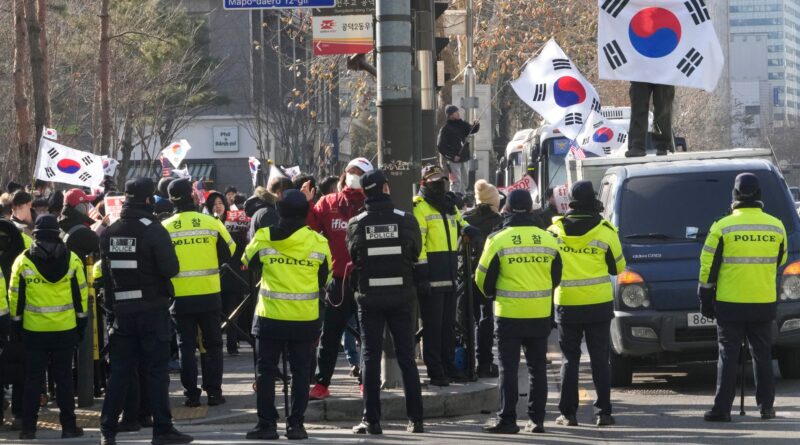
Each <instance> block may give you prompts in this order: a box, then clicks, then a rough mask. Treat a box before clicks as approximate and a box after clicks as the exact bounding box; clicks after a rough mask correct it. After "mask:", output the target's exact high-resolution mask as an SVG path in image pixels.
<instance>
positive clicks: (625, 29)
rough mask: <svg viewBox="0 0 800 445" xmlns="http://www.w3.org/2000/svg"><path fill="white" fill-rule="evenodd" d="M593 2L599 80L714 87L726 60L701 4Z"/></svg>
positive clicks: (699, 0)
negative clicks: (596, 14) (595, 4)
mask: <svg viewBox="0 0 800 445" xmlns="http://www.w3.org/2000/svg"><path fill="white" fill-rule="evenodd" d="M598 4H599V5H600V17H599V19H598V26H597V60H598V63H599V65H600V78H601V79H609V80H631V81H638V82H648V83H658V84H662V85H678V86H684V87H690V88H700V89H703V90H706V91H709V92H711V91H713V90H714V88H715V87H716V86H717V81H719V77H720V75H721V74H722V67H723V65H724V63H725V56H724V55H723V53H722V48H721V47H720V45H719V40H718V39H717V33H716V31H715V30H714V24H713V22H712V21H711V15H710V14H709V13H708V7H706V4H705V1H703V0H689V1H686V0H598ZM721 19H724V20H727V19H726V18H724V17H722V18H721ZM769 20H772V19H769Z"/></svg>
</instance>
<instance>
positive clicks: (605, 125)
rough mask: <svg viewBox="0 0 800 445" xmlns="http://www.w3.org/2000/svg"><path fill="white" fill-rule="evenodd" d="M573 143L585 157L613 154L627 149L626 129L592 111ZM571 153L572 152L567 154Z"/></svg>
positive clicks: (570, 154)
mask: <svg viewBox="0 0 800 445" xmlns="http://www.w3.org/2000/svg"><path fill="white" fill-rule="evenodd" d="M575 145H577V146H578V147H580V148H581V149H582V150H583V153H584V156H585V157H587V158H590V157H603V156H613V155H614V154H617V153H620V152H625V151H627V149H628V130H627V129H625V128H622V126H620V125H617V124H616V123H614V122H613V121H610V120H608V119H606V118H605V117H604V116H603V115H602V113H601V112H598V111H592V113H591V114H590V115H589V119H588V121H587V122H586V125H585V126H584V127H583V131H582V132H581V134H579V135H578V137H577V138H576V139H575ZM572 155H573V154H572V152H570V153H569V154H567V156H572Z"/></svg>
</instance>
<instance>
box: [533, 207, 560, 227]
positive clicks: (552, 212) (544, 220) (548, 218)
mask: <svg viewBox="0 0 800 445" xmlns="http://www.w3.org/2000/svg"><path fill="white" fill-rule="evenodd" d="M536 215H537V216H538V217H539V219H540V224H539V228H540V229H542V230H547V229H548V228H549V227H550V226H552V225H553V218H555V217H556V216H558V209H556V208H555V207H553V206H551V205H550V204H547V205H546V206H544V207H543V208H542V209H541V210H539V211H538V212H537V213H536Z"/></svg>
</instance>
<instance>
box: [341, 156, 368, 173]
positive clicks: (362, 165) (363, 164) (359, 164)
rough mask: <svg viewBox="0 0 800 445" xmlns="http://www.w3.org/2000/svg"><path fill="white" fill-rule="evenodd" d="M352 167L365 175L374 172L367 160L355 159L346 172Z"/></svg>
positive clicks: (348, 165)
mask: <svg viewBox="0 0 800 445" xmlns="http://www.w3.org/2000/svg"><path fill="white" fill-rule="evenodd" d="M350 167H356V168H358V169H359V170H361V171H362V172H364V173H369V172H371V171H372V170H373V167H372V163H371V162H369V161H368V160H367V158H355V159H353V160H352V161H350V163H349V164H347V168H345V170H350Z"/></svg>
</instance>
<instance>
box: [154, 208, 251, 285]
mask: <svg viewBox="0 0 800 445" xmlns="http://www.w3.org/2000/svg"><path fill="white" fill-rule="evenodd" d="M162 224H163V225H164V227H165V228H166V229H167V231H168V232H169V236H170V237H171V238H172V245H173V246H175V254H176V255H177V256H178V263H180V272H178V275H175V276H174V277H173V278H172V286H173V287H174V288H175V298H181V297H191V296H193V295H209V294H218V293H219V292H220V283H219V266H220V264H219V259H218V258H217V239H218V238H220V237H222V239H223V241H225V243H227V245H228V248H229V249H230V251H231V255H233V252H234V251H235V250H236V243H234V241H233V240H232V239H231V235H230V234H229V233H228V230H227V229H226V228H225V225H224V224H222V222H221V221H220V220H218V219H217V218H214V217H213V216H209V215H204V214H202V213H199V212H180V213H176V214H175V215H173V216H171V217H170V218H168V219H166V220H165V221H164V222H163V223H162Z"/></svg>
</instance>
